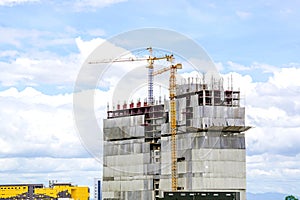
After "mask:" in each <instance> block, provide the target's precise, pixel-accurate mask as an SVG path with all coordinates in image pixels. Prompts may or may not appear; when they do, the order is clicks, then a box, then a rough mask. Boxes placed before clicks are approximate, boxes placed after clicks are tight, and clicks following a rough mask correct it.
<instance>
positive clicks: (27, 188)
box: [0, 183, 90, 200]
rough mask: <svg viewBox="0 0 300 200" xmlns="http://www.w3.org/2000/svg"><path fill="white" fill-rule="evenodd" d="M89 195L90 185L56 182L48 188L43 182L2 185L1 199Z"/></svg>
mask: <svg viewBox="0 0 300 200" xmlns="http://www.w3.org/2000/svg"><path fill="white" fill-rule="evenodd" d="M89 196H90V191H89V188H88V187H85V186H74V185H71V184H70V183H54V184H52V185H51V186H50V187H48V188H46V187H44V185H42V184H14V185H0V200H8V199H10V200H21V199H22V200H23V199H30V200H31V199H32V200H42V199H43V200H45V199H48V200H58V199H72V200H88V199H89Z"/></svg>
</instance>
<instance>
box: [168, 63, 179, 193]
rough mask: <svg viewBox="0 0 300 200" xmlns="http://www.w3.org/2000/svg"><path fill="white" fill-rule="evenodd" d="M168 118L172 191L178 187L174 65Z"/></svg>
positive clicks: (174, 67)
mask: <svg viewBox="0 0 300 200" xmlns="http://www.w3.org/2000/svg"><path fill="white" fill-rule="evenodd" d="M170 72H171V73H170V88H169V90H170V114H171V116H170V118H171V160H172V166H171V169H172V191H176V190H177V187H178V181H177V148H176V100H175V97H176V66H174V65H172V66H171V71H170Z"/></svg>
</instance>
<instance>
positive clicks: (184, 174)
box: [102, 78, 250, 200]
mask: <svg viewBox="0 0 300 200" xmlns="http://www.w3.org/2000/svg"><path fill="white" fill-rule="evenodd" d="M175 84H176V83H175ZM175 88H176V92H175V94H176V96H174V98H173V99H172V98H170V99H168V100H167V99H165V100H164V102H163V103H162V102H160V101H159V102H155V101H154V103H153V104H149V103H148V102H147V101H145V102H141V101H138V102H137V103H136V104H135V103H133V102H131V103H129V104H127V103H124V104H123V105H122V106H121V105H120V104H118V105H117V107H116V109H113V110H110V109H109V110H108V111H107V119H104V120H103V140H104V149H103V162H104V163H103V182H102V197H103V199H106V200H108V199H111V200H112V199H146V200H147V199H149V200H152V199H210V200H212V199H223V200H224V199H225V200H245V199H246V162H245V158H246V154H245V135H244V132H245V131H246V130H248V129H249V128H250V127H248V126H245V108H244V107H241V105H240V91H238V90H233V89H232V88H228V89H224V88H223V81H222V79H219V80H214V79H213V78H212V81H211V82H210V83H205V81H204V80H203V81H202V82H199V83H197V81H196V82H195V83H193V82H191V81H187V83H183V84H181V85H176V86H175ZM170 94H171V93H170ZM172 100H174V103H173V104H172ZM172 106H173V107H175V113H176V115H175V117H176V119H175V120H174V119H172V118H171V116H172V113H171V110H172ZM173 116H174V115H173ZM172 120H173V122H174V121H175V122H176V124H175V127H176V128H175V130H176V134H175V135H174V134H172V130H171V129H172ZM173 125H174V124H173ZM172 137H175V139H174V138H173V139H172ZM172 141H175V145H174V146H175V147H176V148H175V150H174V149H173V148H174V147H173V145H172ZM173 152H175V155H176V162H174V161H173V160H172V158H173V157H174V155H173ZM174 163H175V164H176V174H173V172H174V170H173V167H174ZM174 175H175V176H176V187H177V188H176V189H175V190H174V182H173V180H174Z"/></svg>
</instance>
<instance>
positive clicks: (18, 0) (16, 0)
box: [0, 0, 39, 6]
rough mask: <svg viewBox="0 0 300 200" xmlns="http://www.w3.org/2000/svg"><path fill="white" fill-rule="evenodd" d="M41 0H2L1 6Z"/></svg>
mask: <svg viewBox="0 0 300 200" xmlns="http://www.w3.org/2000/svg"><path fill="white" fill-rule="evenodd" d="M32 2H39V0H1V1H0V6H14V5H18V4H24V3H32Z"/></svg>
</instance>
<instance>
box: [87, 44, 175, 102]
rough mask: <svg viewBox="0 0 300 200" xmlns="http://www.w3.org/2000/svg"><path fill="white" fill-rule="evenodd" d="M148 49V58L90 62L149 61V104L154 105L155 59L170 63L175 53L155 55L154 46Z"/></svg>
mask: <svg viewBox="0 0 300 200" xmlns="http://www.w3.org/2000/svg"><path fill="white" fill-rule="evenodd" d="M146 50H148V51H149V54H150V55H149V57H148V58H117V59H107V60H100V61H90V62H88V64H99V63H117V62H138V61H147V62H148V66H147V68H148V104H150V105H153V103H154V101H153V70H154V66H153V64H154V61H156V60H166V61H168V62H170V63H172V61H173V55H165V56H161V57H155V56H153V55H152V52H153V49H152V47H148V48H147V49H146Z"/></svg>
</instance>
